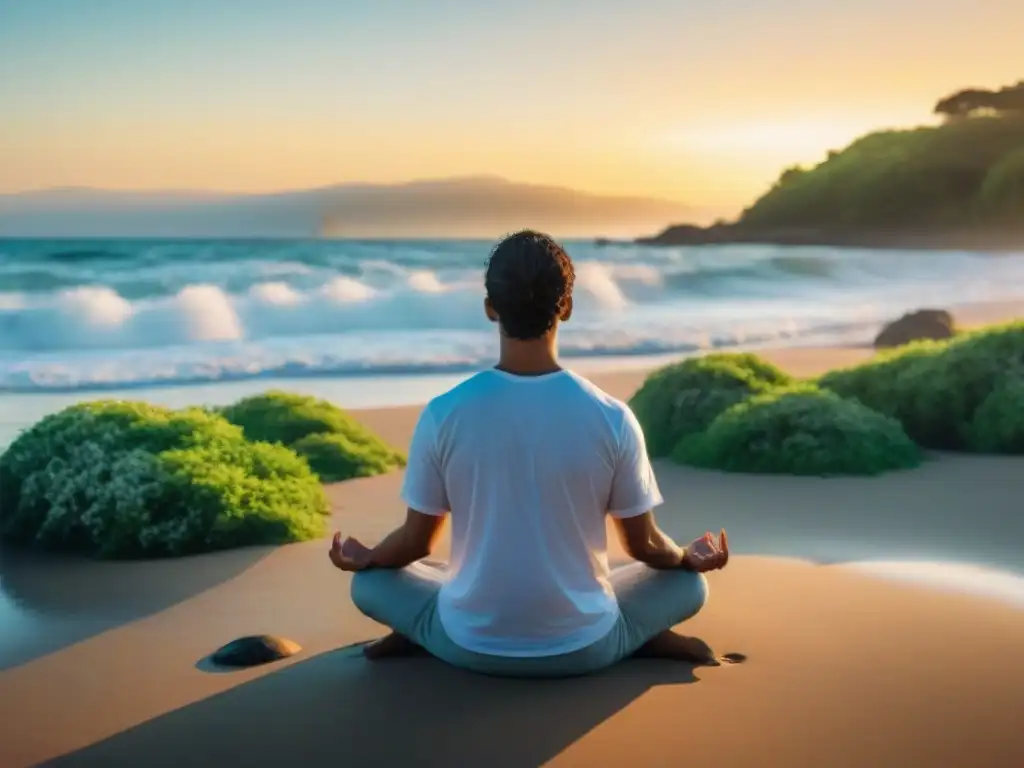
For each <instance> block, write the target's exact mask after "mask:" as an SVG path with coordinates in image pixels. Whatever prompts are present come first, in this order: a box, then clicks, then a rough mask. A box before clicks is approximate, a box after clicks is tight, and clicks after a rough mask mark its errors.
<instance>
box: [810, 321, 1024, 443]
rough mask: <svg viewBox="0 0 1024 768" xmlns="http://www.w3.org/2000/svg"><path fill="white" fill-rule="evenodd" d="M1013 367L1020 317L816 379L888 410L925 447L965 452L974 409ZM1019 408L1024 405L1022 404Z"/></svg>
mask: <svg viewBox="0 0 1024 768" xmlns="http://www.w3.org/2000/svg"><path fill="white" fill-rule="evenodd" d="M1019 367H1024V323H1021V322H1017V323H1010V324H1007V325H1000V326H994V327H990V328H985V329H982V330H980V331H974V332H971V333H965V334H962V335H960V336H958V337H956V338H954V339H951V340H949V341H945V342H930V343H918V344H912V345H908V346H907V347H901V348H898V349H896V350H893V351H892V352H890V353H888V354H886V355H882V356H880V357H879V358H878V359H877V360H874V361H871V362H869V363H866V364H864V365H862V366H858V367H856V368H853V369H850V370H846V371H836V372H833V373H830V374H827V375H825V376H823V377H822V378H821V379H820V380H819V384H820V386H822V387H823V388H825V389H829V390H832V391H833V392H836V393H837V394H840V395H842V396H845V397H851V398H855V399H857V400H859V401H860V402H861V403H863V404H864V405H866V406H868V407H870V408H873V409H874V410H876V411H879V412H881V413H884V414H887V415H891V416H894V417H895V418H897V419H898V420H899V421H900V422H901V423H902V424H903V427H904V429H906V431H907V434H909V435H910V436H911V437H912V438H913V439H914V440H916V441H917V442H918V443H919V444H920V445H922V446H924V447H926V448H934V449H943V450H970V449H971V448H972V445H974V444H975V441H976V440H977V439H980V438H977V437H976V436H975V437H972V426H971V423H972V421H973V420H974V418H975V413H976V412H977V411H978V409H979V407H980V406H981V405H982V403H983V402H985V401H986V399H987V398H988V397H989V396H990V395H993V393H994V392H995V391H996V390H997V389H998V388H999V387H1000V386H1001V385H1002V383H1003V381H1004V379H1005V377H1006V375H1007V372H1008V371H1013V370H1015V369H1017V368H1019ZM1000 397H1008V395H1002V396H1000ZM1012 405H1013V404H1012V403H1008V404H1007V403H1004V404H1003V405H993V406H992V407H993V408H1003V409H1005V408H1011V407H1012ZM1017 407H1019V408H1021V409H1024V403H1020V404H1019V405H1018V406H1017ZM1004 412H1005V411H1004ZM982 429H984V428H982ZM990 433H991V431H990V432H989V433H986V434H990Z"/></svg>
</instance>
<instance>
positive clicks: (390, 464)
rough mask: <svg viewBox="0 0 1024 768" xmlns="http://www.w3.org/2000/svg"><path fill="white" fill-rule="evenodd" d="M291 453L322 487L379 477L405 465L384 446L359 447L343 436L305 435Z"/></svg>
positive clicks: (380, 444)
mask: <svg viewBox="0 0 1024 768" xmlns="http://www.w3.org/2000/svg"><path fill="white" fill-rule="evenodd" d="M292 449H293V450H294V451H295V452H296V453H297V454H299V455H300V456H302V457H303V458H305V459H306V461H308V462H309V466H310V467H312V469H313V471H314V472H316V473H317V474H318V475H319V476H320V479H321V480H323V481H324V482H325V483H334V482H337V481H339V480H348V479H350V478H353V477H372V476H373V475H382V474H384V473H386V472H390V471H391V470H392V469H394V468H395V467H396V466H399V465H401V464H404V459H403V458H402V457H401V456H400V455H398V454H396V453H395V451H393V450H391V449H390V448H388V447H387V446H386V445H384V444H383V443H380V442H378V443H376V444H358V443H354V442H352V441H351V440H349V438H347V437H346V436H345V435H342V434H331V433H326V434H315V435H307V436H306V437H304V438H302V439H301V440H299V441H297V442H296V443H295V444H294V445H293V446H292Z"/></svg>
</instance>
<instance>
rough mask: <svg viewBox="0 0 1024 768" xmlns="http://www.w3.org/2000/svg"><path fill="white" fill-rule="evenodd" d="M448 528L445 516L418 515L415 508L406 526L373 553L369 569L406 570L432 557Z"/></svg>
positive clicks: (375, 548) (409, 513) (392, 533)
mask: <svg viewBox="0 0 1024 768" xmlns="http://www.w3.org/2000/svg"><path fill="white" fill-rule="evenodd" d="M442 528H444V516H443V515H430V514H426V515H425V514H423V513H422V512H417V511H416V510H415V509H412V508H411V507H410V508H409V509H408V511H407V512H406V514H405V522H404V523H403V524H402V525H400V526H399V527H398V528H396V529H395V530H393V531H392V532H391V533H389V534H388V535H387V536H385V537H384V539H383V540H382V541H381V542H380V544H378V545H377V546H376V547H374V548H373V549H372V550H371V551H370V556H369V562H368V563H367V565H366V567H367V568H405V567H406V566H407V565H411V564H412V563H415V562H416V561H417V560H422V559H423V558H424V557H429V556H430V554H431V552H433V551H434V546H435V545H436V544H437V540H438V539H439V538H440V537H441V529H442Z"/></svg>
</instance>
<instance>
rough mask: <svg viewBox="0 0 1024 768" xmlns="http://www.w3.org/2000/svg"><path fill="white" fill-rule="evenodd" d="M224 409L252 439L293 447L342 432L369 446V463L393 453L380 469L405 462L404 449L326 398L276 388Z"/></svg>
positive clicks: (354, 442) (357, 443)
mask: <svg viewBox="0 0 1024 768" xmlns="http://www.w3.org/2000/svg"><path fill="white" fill-rule="evenodd" d="M222 413H223V415H224V418H226V419H227V420H228V421H230V422H231V423H232V424H237V425H238V426H240V427H241V428H242V429H243V430H244V431H245V436H246V437H247V438H249V439H250V440H262V441H265V442H268V443H281V444H282V445H287V446H289V447H292V446H294V445H295V444H296V443H298V442H299V441H300V440H302V439H303V438H306V437H309V436H310V435H341V436H343V437H344V438H345V439H346V440H347V441H348V442H349V443H351V444H352V445H353V446H360V447H362V448H365V449H366V450H365V452H364V455H365V456H366V457H367V460H368V461H369V464H368V465H367V466H384V465H382V464H380V462H379V459H380V457H381V456H384V455H385V454H387V455H390V460H389V461H388V463H387V464H386V469H380V470H379V471H387V470H388V469H393V468H394V467H397V466H403V465H404V463H405V457H404V456H403V455H402V454H401V453H399V452H398V451H395V450H393V449H391V448H389V447H388V446H386V445H385V444H384V443H383V442H382V441H381V440H380V438H379V437H377V436H376V435H375V434H374V433H373V432H371V431H370V430H369V429H367V428H366V427H364V426H363V425H362V424H360V423H359V422H358V421H356V420H355V419H354V418H352V417H351V416H350V415H349V414H347V413H346V412H345V411H343V410H342V409H341V408H339V407H338V406H336V405H334V404H333V403H329V402H327V401H326V400H318V399H317V398H315V397H308V396H306V395H296V394H292V393H289V392H280V391H276V390H275V391H270V392H265V393H263V394H261V395H253V396H252V397H247V398H245V399H243V400H239V401H238V402H237V403H235V404H234V405H229V406H228V407H226V408H224V409H223V411H222ZM359 466H362V465H359ZM366 474H367V469H366V468H365V467H363V468H362V469H360V470H359V471H358V472H356V473H355V474H353V475H349V476H348V477H360V476H364V475H366ZM371 474H375V473H371ZM339 479H345V478H339Z"/></svg>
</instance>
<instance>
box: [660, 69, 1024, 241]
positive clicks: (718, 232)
mask: <svg viewBox="0 0 1024 768" xmlns="http://www.w3.org/2000/svg"><path fill="white" fill-rule="evenodd" d="M934 111H935V113H936V114H938V115H941V116H942V117H943V118H945V119H944V121H943V122H942V123H941V124H938V125H933V126H923V127H916V128H909V129H902V130H882V131H878V132H875V133H871V134H868V135H866V136H863V137H861V138H859V139H857V140H855V141H854V142H853V143H851V144H850V145H849V146H848V147H846V148H845V149H842V150H840V151H832V152H829V153H828V156H827V157H826V158H825V159H824V160H823V161H822V162H820V163H818V164H816V165H814V166H813V167H802V166H793V167H790V168H787V169H786V170H784V171H783V172H782V174H781V175H780V176H779V178H778V179H777V180H776V182H775V183H774V184H773V185H772V187H771V188H770V189H769V190H767V191H766V192H765V193H764V194H763V195H762V196H761V197H760V198H758V199H757V200H756V201H754V202H753V203H752V204H751V205H750V206H749V207H748V208H746V210H744V211H743V213H742V214H741V215H740V216H739V218H738V219H737V220H736V221H735V222H732V223H726V224H719V225H715V226H712V227H708V228H702V227H693V226H688V225H678V226H675V227H670V228H669V229H667V230H665V232H663V233H662V234H661V235H658V236H656V237H654V238H650V239H647V240H645V241H644V242H649V243H655V244H657V243H663V244H673V243H714V242H771V243H781V244H786V243H789V244H802V243H808V244H835V245H864V246H865V247H881V246H887V245H891V246H893V247H903V246H906V247H929V248H938V247H979V248H989V247H1020V245H1021V244H1022V243H1024V81H1022V82H1021V83H1018V84H1017V85H1013V86H1008V87H1006V88H1001V89H998V90H993V91H988V90H982V89H969V90H965V91H960V92H958V93H954V94H952V95H949V96H946V97H944V98H942V99H940V100H939V101H938V103H937V104H936V105H935V108H934Z"/></svg>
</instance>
